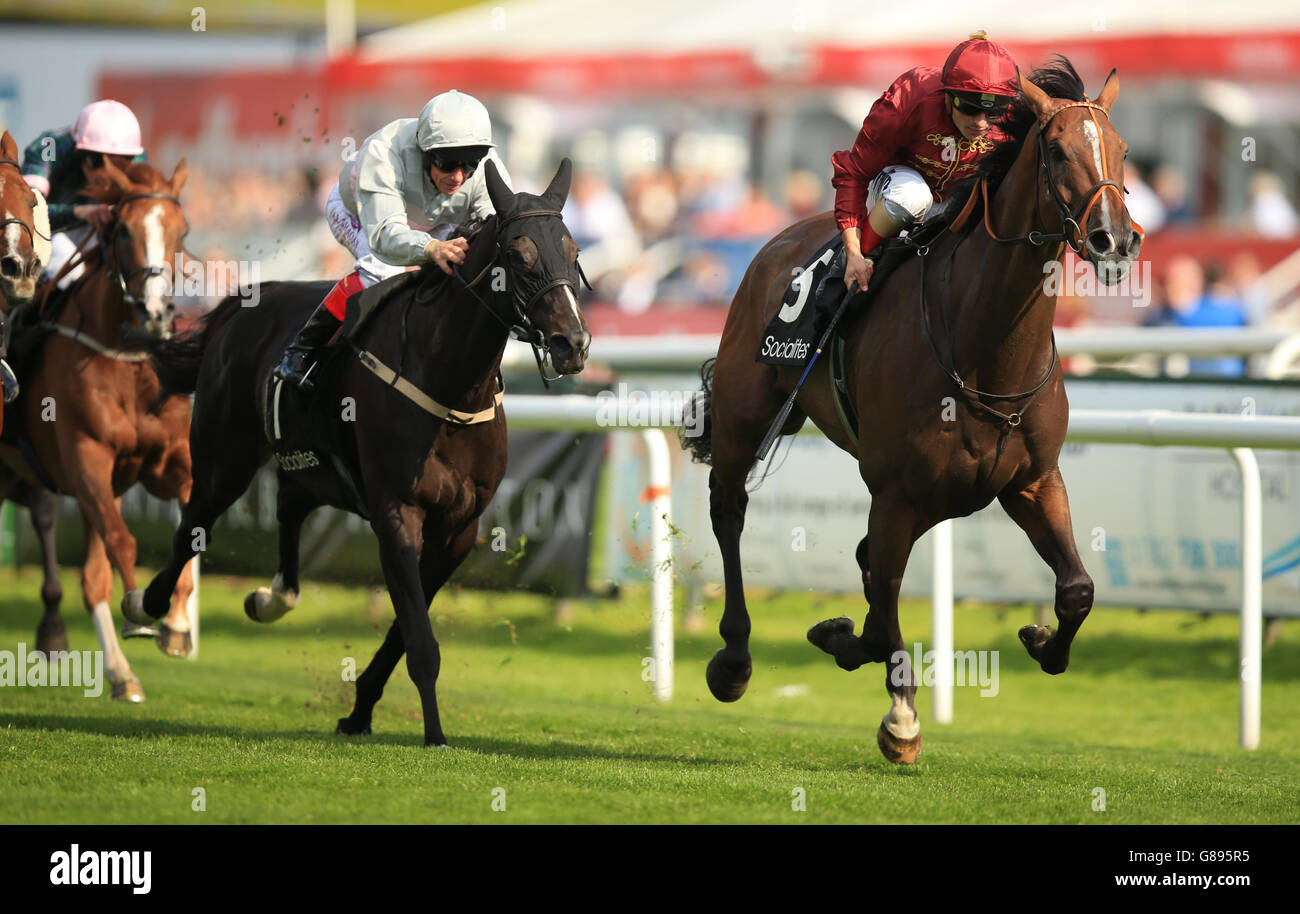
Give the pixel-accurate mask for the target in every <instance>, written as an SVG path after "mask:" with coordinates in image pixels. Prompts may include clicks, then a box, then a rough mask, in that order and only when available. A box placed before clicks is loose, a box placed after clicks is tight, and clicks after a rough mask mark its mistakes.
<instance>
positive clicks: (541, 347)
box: [453, 209, 591, 386]
mask: <svg viewBox="0 0 1300 914" xmlns="http://www.w3.org/2000/svg"><path fill="white" fill-rule="evenodd" d="M533 217H553V218H556V219H563V218H564V216H563V214H562V213H561V212H560V211H559V210H553V209H538V210H530V211H528V212H526V213H514V214H512V215H510V216H506V217H505V218H498V219H497V225H496V238H495V240H494V243H495V244H496V248H497V254H496V257H494V258H493V259H492V260H491V261H490V262H489V263H488V264H487V266H485V267H484V268H483V269H482V270H480V271H479V274H478V275H477V276H475V277H474V279H472V280H470V281H469V282H466V281H465V280H464V278H462V277H461V275H460V271H459V270H454V273H453V275H454V276H455V277H456V279H457V280H459V281H460V283H461V285H462V286H464V287H465V289H467V290H468V291H469V292H470V294H472V295H473V296H474V298H475V299H476V300H477V301H478V303H479V304H480V305H482V306H483V307H484V308H485V309H486V310H487V312H488V313H489V314H491V315H492V316H493V317H494V318H496V320H497V321H498V322H500V323H501V324H502V325H503V326H504V327H506V329H507V330H509V331H510V335H511V336H513V337H514V338H515V339H517V340H522V341H523V342H525V343H528V344H529V345H530V346H532V348H533V357H534V358H535V359H536V360H537V370H538V372H539V373H540V374H541V376H542V381H543V382H544V383H546V384H547V385H548V386H549V382H551V381H557V380H559V379H560V378H561V377H562V375H558V374H557V375H556V376H555V377H551V378H548V377H547V376H546V370H545V362H544V360H543V356H546V357H549V356H550V354H551V347H550V344H549V343H548V342H547V341H546V334H544V333H543V332H542V331H541V330H540V329H539V328H538V327H537V326H535V325H534V324H533V321H532V318H530V317H529V316H528V312H529V310H530V309H531V308H532V307H533V305H534V304H536V303H537V301H538V300H539V299H540V298H541V297H542V296H543V295H545V294H546V293H548V292H550V291H551V290H553V289H558V288H562V287H567V288H568V289H569V292H570V294H571V295H573V300H574V301H575V302H576V301H577V300H578V290H577V288H575V286H574V284H573V281H572V280H570V279H567V278H565V277H557V278H555V279H552V280H551V281H550V282H547V283H545V284H544V285H542V286H540V287H539V288H538V289H536V290H535V291H534V292H533V293H532V294H531V295H527V296H526V297H525V293H524V290H523V284H522V283H519V282H513V283H507V286H508V287H509V289H508V293H509V295H510V304H511V306H512V307H513V309H514V316H515V318H516V319H517V322H516V323H513V324H512V323H510V322H509V321H507V320H506V319H504V318H502V317H501V315H500V314H498V313H497V311H496V309H495V308H493V307H492V305H491V304H489V303H488V302H485V301H484V300H483V299H482V298H481V297H480V296H479V294H478V293H477V292H475V291H474V287H475V286H476V285H478V284H479V282H481V281H482V279H483V277H484V276H486V275H487V274H488V272H489V271H490V270H491V269H492V267H494V266H499V267H501V268H502V269H503V270H505V272H506V275H507V276H513V275H514V274H515V271H514V270H513V269H512V268H511V266H510V261H509V252H508V251H507V250H506V248H505V246H504V245H503V244H502V238H503V237H504V235H505V227H506V226H507V225H509V224H510V223H511V222H517V221H519V220H521V219H531V218H533ZM577 266H578V277H579V279H580V280H581V281H582V282H583V283H584V284H585V285H586V286H587V288H588V289H590V288H591V284H590V283H588V282H587V277H586V275H585V274H584V273H583V272H582V267H581V265H577Z"/></svg>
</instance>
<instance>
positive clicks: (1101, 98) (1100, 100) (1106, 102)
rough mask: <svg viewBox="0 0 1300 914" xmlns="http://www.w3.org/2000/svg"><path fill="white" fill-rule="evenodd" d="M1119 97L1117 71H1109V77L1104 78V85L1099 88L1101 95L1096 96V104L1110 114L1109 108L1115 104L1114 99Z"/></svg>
mask: <svg viewBox="0 0 1300 914" xmlns="http://www.w3.org/2000/svg"><path fill="white" fill-rule="evenodd" d="M1117 95H1119V70H1111V71H1110V75H1109V76H1107V77H1106V85H1104V86H1102V87H1101V95H1098V96H1097V104H1099V105H1101V107H1102V108H1103V109H1104V110H1105V111H1106V113H1107V114H1110V106H1111V105H1113V104H1115V97H1116V96H1117Z"/></svg>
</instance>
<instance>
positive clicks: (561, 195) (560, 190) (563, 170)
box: [542, 156, 573, 209]
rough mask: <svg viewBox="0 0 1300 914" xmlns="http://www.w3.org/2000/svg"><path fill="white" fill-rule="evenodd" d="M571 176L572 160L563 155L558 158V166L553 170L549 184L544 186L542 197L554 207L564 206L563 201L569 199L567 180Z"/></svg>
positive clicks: (568, 180)
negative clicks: (553, 174) (544, 190)
mask: <svg viewBox="0 0 1300 914" xmlns="http://www.w3.org/2000/svg"><path fill="white" fill-rule="evenodd" d="M572 178H573V162H571V161H570V160H569V157H568V156H565V157H564V158H563V159H561V160H560V167H559V169H558V170H557V171H556V172H555V177H554V178H551V184H550V186H549V187H547V188H546V193H544V194H542V196H543V197H545V198H546V200H547V201H548V202H549V203H550V204H551V206H552V207H554V208H555V209H561V208H563V207H564V201H565V200H567V199H569V182H570V180H571V179H572Z"/></svg>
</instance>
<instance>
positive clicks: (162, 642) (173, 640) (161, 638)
mask: <svg viewBox="0 0 1300 914" xmlns="http://www.w3.org/2000/svg"><path fill="white" fill-rule="evenodd" d="M161 629H162V630H161V631H159V632H158V650H160V651H162V652H163V653H164V654H166V655H167V656H168V657H188V656H189V655H190V651H191V650H193V648H194V640H193V639H192V638H190V633H189V632H178V631H176V629H174V628H171V627H169V626H168V625H167V623H165V622H164V623H163V624H162V626H161Z"/></svg>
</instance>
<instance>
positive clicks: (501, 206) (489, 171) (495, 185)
mask: <svg viewBox="0 0 1300 914" xmlns="http://www.w3.org/2000/svg"><path fill="white" fill-rule="evenodd" d="M483 177H484V178H485V179H486V180H487V191H488V197H489V198H491V200H492V208H493V209H494V210H496V213H497V215H498V216H505V215H508V214H509V213H510V211H511V210H513V209H514V208H515V195H514V192H513V191H512V190H510V188H509V187H508V186H507V185H506V182H505V181H502V180H501V173H500V172H499V171H497V163H496V162H493V161H492V160H491V159H488V160H487V161H486V162H485V163H484V165H483Z"/></svg>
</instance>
